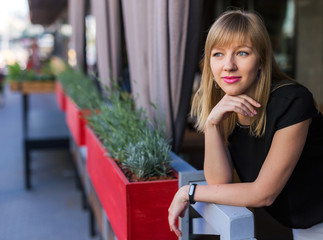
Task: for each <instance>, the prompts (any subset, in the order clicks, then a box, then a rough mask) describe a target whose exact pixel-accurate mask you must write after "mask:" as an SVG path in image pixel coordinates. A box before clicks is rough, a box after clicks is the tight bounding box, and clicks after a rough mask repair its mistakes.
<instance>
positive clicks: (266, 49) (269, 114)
mask: <svg viewBox="0 0 323 240" xmlns="http://www.w3.org/2000/svg"><path fill="white" fill-rule="evenodd" d="M192 114H193V115H194V116H196V117H197V124H196V126H197V128H198V129H199V130H200V131H203V132H204V134H205V159H204V173H205V178H206V180H207V183H208V185H205V186H202V185H197V186H183V187H182V188H180V189H179V190H178V192H177V193H176V194H175V196H174V199H173V201H172V203H171V205H170V207H169V217H168V220H169V225H170V229H171V231H174V232H175V233H176V234H177V235H178V236H180V235H181V232H180V231H179V229H178V228H177V226H176V220H177V219H178V217H182V216H183V215H184V213H185V210H186V208H187V207H188V205H189V201H191V203H193V202H194V201H201V202H211V203H217V204H226V205H234V206H244V207H265V209H266V210H267V211H268V212H269V214H271V215H272V216H273V217H274V218H275V219H277V220H278V221H279V222H280V223H282V224H283V225H285V226H287V227H290V228H293V234H294V239H323V223H322V222H323V187H322V186H323V178H322V177H321V176H320V174H322V173H323V147H322V146H323V119H322V115H321V114H320V113H319V111H318V110H317V108H316V106H315V103H314V100H313V97H312V94H311V93H310V92H309V91H308V90H307V89H306V88H305V87H303V86H301V85H300V84H297V83H296V82H295V81H293V80H292V79H290V78H289V77H288V76H286V75H285V74H284V73H283V72H282V71H281V70H280V69H279V68H278V66H277V64H276V62H275V60H274V57H273V52H272V47H271V43H270V40H269V36H268V33H267V30H266V28H265V26H264V24H263V22H262V20H261V18H260V17H259V16H258V15H256V14H254V13H248V12H242V11H229V12H225V13H224V14H223V15H222V16H220V17H219V18H218V20H217V21H216V22H215V23H214V24H213V26H212V27H211V29H210V31H209V33H208V36H207V40H206V44H205V56H204V64H203V73H202V81H201V86H200V89H199V90H198V92H197V93H196V95H195V97H194V100H193V106H192ZM233 167H234V168H235V169H236V171H237V173H238V175H239V177H240V179H241V183H232V175H233V173H232V172H233V170H232V169H233ZM189 190H190V196H189Z"/></svg>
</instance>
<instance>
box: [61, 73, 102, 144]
mask: <svg viewBox="0 0 323 240" xmlns="http://www.w3.org/2000/svg"><path fill="white" fill-rule="evenodd" d="M57 79H58V81H59V82H60V84H61V86H62V89H63V91H64V93H66V96H67V97H66V100H65V101H66V122H67V126H68V127H69V130H70V132H71V134H72V136H73V138H74V140H75V142H76V144H77V145H78V146H83V145H84V144H85V125H86V115H88V114H90V112H91V110H94V109H97V108H98V105H99V103H100V101H101V97H100V94H99V91H98V89H97V87H96V86H95V84H94V81H93V79H91V78H90V77H88V76H86V75H85V74H83V73H82V72H81V71H77V70H74V69H72V68H66V70H64V71H63V72H61V73H60V74H58V76H57Z"/></svg>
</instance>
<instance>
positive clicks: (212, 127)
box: [204, 121, 220, 132]
mask: <svg viewBox="0 0 323 240" xmlns="http://www.w3.org/2000/svg"><path fill="white" fill-rule="evenodd" d="M219 129H220V126H219V125H218V124H213V123H211V122H209V121H207V122H206V123H205V129H204V130H205V132H206V131H210V130H219Z"/></svg>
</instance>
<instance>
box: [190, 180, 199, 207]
mask: <svg viewBox="0 0 323 240" xmlns="http://www.w3.org/2000/svg"><path fill="white" fill-rule="evenodd" d="M196 185H197V184H195V183H193V184H191V185H190V189H189V190H188V200H189V202H190V204H194V203H195V201H194V193H195V188H196Z"/></svg>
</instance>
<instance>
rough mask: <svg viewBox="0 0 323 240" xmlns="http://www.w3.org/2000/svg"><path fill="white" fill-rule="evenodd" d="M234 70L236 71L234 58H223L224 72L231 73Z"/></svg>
mask: <svg viewBox="0 0 323 240" xmlns="http://www.w3.org/2000/svg"><path fill="white" fill-rule="evenodd" d="M235 70H237V65H236V62H235V59H234V56H230V55H228V56H227V57H226V58H225V63H224V71H228V72H231V71H235Z"/></svg>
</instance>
